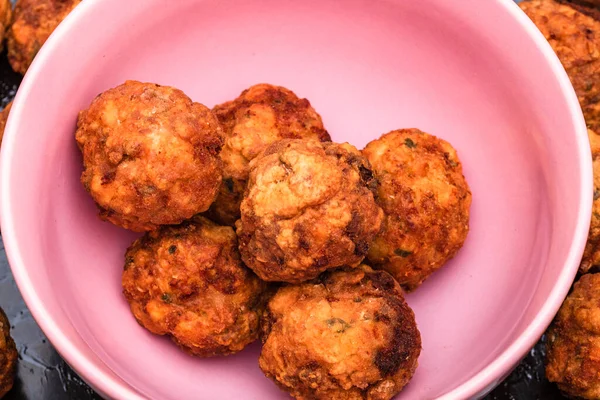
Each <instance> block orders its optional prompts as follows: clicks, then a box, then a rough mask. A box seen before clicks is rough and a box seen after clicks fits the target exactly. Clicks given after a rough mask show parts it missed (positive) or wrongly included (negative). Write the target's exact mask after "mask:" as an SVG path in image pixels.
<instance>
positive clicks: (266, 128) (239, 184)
mask: <svg viewBox="0 0 600 400" xmlns="http://www.w3.org/2000/svg"><path fill="white" fill-rule="evenodd" d="M213 111H214V113H215V115H216V116H217V118H219V121H220V122H221V123H222V124H223V130H224V134H225V144H224V146H223V151H222V152H221V158H222V160H223V184H222V185H221V188H220V190H219V197H218V198H217V201H216V202H215V203H214V204H213V205H212V207H211V209H210V212H209V214H208V215H209V217H210V218H212V219H214V220H215V221H217V222H219V223H221V224H224V225H232V226H233V225H234V224H235V221H236V220H237V219H238V218H239V217H240V203H241V201H242V196H243V194H244V190H245V189H246V183H247V180H248V173H249V170H250V168H249V163H250V161H252V159H253V158H254V157H256V156H257V155H258V154H259V153H260V152H261V151H263V150H264V149H265V148H266V147H267V146H268V145H270V144H271V143H273V142H275V141H277V140H280V139H306V140H318V141H321V142H329V141H331V138H330V137H329V134H328V133H327V131H326V130H325V128H324V127H323V122H322V121H321V117H320V116H319V114H317V112H316V111H315V110H314V109H313V108H312V107H311V105H310V102H309V101H308V100H307V99H300V98H298V96H296V95H295V94H294V93H293V92H292V91H291V90H288V89H286V88H284V87H281V86H273V85H269V84H265V83H262V84H258V85H254V86H252V87H250V88H248V89H246V90H244V91H243V92H242V94H241V95H240V96H239V97H238V98H237V99H235V100H233V101H229V102H227V103H223V104H220V105H218V106H216V107H214V108H213Z"/></svg>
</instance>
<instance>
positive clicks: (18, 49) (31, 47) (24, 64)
mask: <svg viewBox="0 0 600 400" xmlns="http://www.w3.org/2000/svg"><path fill="white" fill-rule="evenodd" d="M79 3H81V0H18V1H17V4H16V5H15V10H14V15H13V23H12V25H11V27H10V30H9V31H8V61H9V62H10V65H11V66H12V68H13V69H14V70H15V71H16V72H19V73H21V74H25V72H27V69H28V68H29V66H30V65H31V62H32V61H33V59H34V58H35V56H36V55H37V53H38V51H40V49H41V47H42V45H43V44H44V43H45V42H46V40H47V39H48V37H49V36H50V34H51V33H52V32H54V29H56V27H57V26H58V25H59V24H60V23H61V22H62V21H63V19H65V18H66V16H67V15H69V13H70V12H71V11H72V10H73V9H74V8H75V7H76V6H77V5H78V4H79Z"/></svg>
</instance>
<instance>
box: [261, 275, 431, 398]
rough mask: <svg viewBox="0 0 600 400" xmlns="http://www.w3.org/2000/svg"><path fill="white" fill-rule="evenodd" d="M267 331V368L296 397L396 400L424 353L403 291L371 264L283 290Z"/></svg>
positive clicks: (271, 307)
mask: <svg viewBox="0 0 600 400" xmlns="http://www.w3.org/2000/svg"><path fill="white" fill-rule="evenodd" d="M262 330H263V336H262V340H263V344H264V345H263V348H262V352H261V355H260V360H259V363H260V368H261V369H262V371H263V372H264V373H265V375H266V376H267V377H269V378H270V379H272V380H273V381H274V382H275V383H276V384H277V385H278V386H279V387H280V388H281V389H283V390H285V391H287V392H289V393H290V394H291V395H292V396H293V397H295V398H296V399H306V400H308V399H311V400H313V399H314V400H318V399H323V400H329V399H336V400H363V399H369V400H386V399H391V398H392V397H393V396H394V395H396V394H397V393H398V392H400V391H401V390H402V388H403V387H404V386H405V385H406V384H407V383H408V381H409V380H410V379H411V378H412V376H413V374H414V372H415V369H416V368H417V361H418V357H419V354H420V352H421V336H420V334H419V330H418V329H417V325H416V322H415V316H414V314H413V312H412V310H411V309H410V307H409V306H408V305H407V304H406V302H405V301H404V298H403V296H402V290H401V289H400V286H398V283H397V282H395V281H394V279H393V278H392V277H391V276H390V275H389V274H388V273H387V272H385V271H373V270H372V269H371V268H369V267H367V266H365V265H362V266H360V267H359V268H356V269H341V270H337V271H333V272H331V271H328V272H326V273H325V274H323V275H321V276H320V277H319V279H317V280H315V281H311V282H306V283H303V284H301V285H298V286H291V285H290V286H284V287H282V288H281V289H279V291H278V292H277V293H276V294H275V296H274V297H273V298H272V299H271V300H270V301H269V303H268V305H267V310H266V311H265V313H264V315H263V320H262Z"/></svg>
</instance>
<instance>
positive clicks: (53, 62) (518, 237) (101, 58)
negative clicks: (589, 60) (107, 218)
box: [2, 0, 591, 399]
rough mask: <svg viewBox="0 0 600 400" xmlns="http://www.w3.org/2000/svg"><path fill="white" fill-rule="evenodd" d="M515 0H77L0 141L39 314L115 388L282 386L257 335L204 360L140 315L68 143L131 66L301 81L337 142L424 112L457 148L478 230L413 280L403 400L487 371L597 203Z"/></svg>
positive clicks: (24, 280) (6, 227)
mask: <svg viewBox="0 0 600 400" xmlns="http://www.w3.org/2000/svg"><path fill="white" fill-rule="evenodd" d="M508 3H509V2H508V1H504V2H503V1H487V2H477V1H468V2H457V1H453V2H449V1H447V0H422V1H419V2H413V1H392V0H389V1H384V0H378V1H366V0H348V1H344V2H340V1H337V0H304V1H295V0H243V1H234V0H204V1H197V0H194V1H193V0H181V1H177V2H168V3H167V2H164V1H161V0H130V1H129V2H128V6H127V7H123V4H122V2H120V1H118V0H105V1H102V2H91V3H85V2H84V4H82V6H81V8H80V9H79V10H76V12H75V13H74V14H75V15H73V16H72V17H70V18H69V19H68V20H67V21H66V22H65V24H64V26H62V27H61V28H60V29H59V30H58V31H57V33H56V35H55V36H56V37H53V38H52V39H51V40H50V42H49V44H48V46H47V47H48V48H46V47H45V48H44V49H43V50H42V52H41V53H40V56H39V59H38V60H36V63H35V64H34V66H33V67H32V70H31V71H30V73H29V74H28V76H27V77H26V79H25V82H24V85H23V86H24V89H22V91H21V92H20V93H19V95H18V98H17V102H16V103H15V108H13V115H12V116H11V120H10V122H9V126H8V130H7V136H6V139H5V143H6V144H5V145H3V150H2V152H3V158H4V160H3V164H2V165H3V168H4V170H3V181H2V185H3V186H2V188H3V190H2V192H3V193H2V198H3V204H2V207H3V221H2V224H3V225H2V230H3V232H4V233H5V240H6V241H7V249H8V252H9V256H10V258H11V263H12V266H13V269H14V272H15V276H16V277H17V281H18V283H19V285H20V288H21V290H22V291H23V293H24V296H25V298H26V300H27V301H28V304H29V306H30V307H31V308H32V310H33V312H34V315H36V318H37V319H38V322H40V324H41V325H42V327H43V328H44V329H45V331H46V333H47V334H48V335H49V337H50V338H51V339H54V343H55V345H57V346H58V348H59V350H62V352H63V356H65V357H67V359H68V360H69V361H70V362H71V363H72V364H73V365H74V366H75V367H76V368H78V369H79V372H80V373H82V374H83V376H84V378H86V379H87V380H88V381H90V383H92V384H93V385H94V386H96V387H97V388H99V389H100V390H102V391H103V392H105V393H107V394H109V395H112V396H116V395H123V394H124V393H129V394H132V393H134V392H133V391H135V393H137V394H139V395H142V396H146V397H148V398H153V399H197V398H206V399H214V398H219V399H239V398H245V399H275V398H281V397H282V393H281V392H280V391H279V390H278V389H277V388H276V387H275V385H273V384H272V383H271V382H270V381H268V380H267V379H266V378H264V376H263V375H262V373H261V372H260V370H259V368H258V365H257V357H258V354H259V351H260V347H259V345H258V344H255V345H253V346H251V347H250V348H248V349H246V350H245V351H243V352H242V353H241V354H239V355H236V356H231V357H227V358H222V359H211V360H203V359H198V358H192V357H189V356H187V355H185V354H183V353H182V352H181V351H179V350H178V349H177V348H176V347H175V346H174V345H173V344H172V343H171V342H170V341H169V340H167V339H164V338H160V337H157V336H154V335H152V334H150V333H148V332H147V331H145V330H144V329H143V328H141V327H140V326H139V325H138V324H137V323H136V321H135V320H134V318H133V317H132V315H131V313H130V312H129V309H128V306H127V303H126V301H125V300H124V298H123V296H122V295H121V285H120V278H121V271H122V268H123V255H124V251H125V249H126V248H127V246H128V245H129V244H130V243H131V242H132V241H133V239H134V238H135V237H136V235H135V234H132V233H129V232H126V231H124V230H121V229H118V228H116V227H114V226H111V225H109V224H108V223H103V222H101V221H100V220H99V219H98V218H97V216H96V210H95V207H94V204H93V202H92V200H91V199H90V198H89V197H88V196H87V194H86V193H85V191H84V189H83V187H82V186H81V184H80V183H79V175H80V173H81V158H80V155H79V152H78V150H77V148H76V144H75V140H74V129H75V122H76V117H77V113H78V111H79V110H81V109H83V108H85V107H87V106H88V105H89V103H90V101H91V100H92V99H93V98H94V97H95V96H96V95H97V94H98V93H100V92H102V91H103V90H105V89H107V88H110V87H113V86H116V85H118V84H120V83H122V82H123V81H124V80H126V79H137V80H142V81H151V82H156V83H160V84H164V85H172V86H175V87H178V88H180V89H182V90H183V91H184V92H186V93H187V94H188V95H189V96H190V97H191V98H192V99H194V100H195V101H198V102H201V103H203V104H205V105H207V106H209V107H212V106H213V105H215V104H217V103H219V102H223V101H225V100H229V99H233V98H234V97H236V96H237V95H238V94H239V93H240V92H241V91H242V90H243V89H244V88H246V87H248V86H250V85H252V84H255V83H259V82H269V83H274V84H279V85H283V86H286V87H288V88H290V89H292V90H294V91H295V92H296V93H297V94H298V95H300V96H302V97H306V98H308V99H309V100H310V101H311V103H312V104H313V106H314V107H315V108H316V110H317V111H318V112H319V113H320V114H321V115H322V117H323V120H324V122H325V124H326V127H327V128H328V130H329V131H330V133H331V134H332V136H333V138H334V140H335V141H348V142H350V143H352V144H354V145H356V146H357V147H359V148H362V146H364V145H365V144H366V143H367V142H368V141H370V140H372V139H375V138H377V137H378V136H379V135H380V134H382V133H385V132H387V131H390V130H392V129H397V128H405V127H406V128H408V127H418V128H420V129H422V130H425V131H427V132H430V133H432V134H435V135H437V136H439V137H442V138H444V139H446V140H448V141H449V142H450V143H452V145H453V146H454V147H455V148H456V149H457V150H458V153H459V156H460V158H461V160H462V162H463V164H464V170H465V175H466V178H467V180H468V182H469V184H470V186H471V189H472V192H473V205H472V209H471V232H470V234H469V237H468V240H467V242H466V244H465V246H464V248H463V249H462V250H461V252H460V253H459V254H458V256H457V257H456V258H455V259H454V260H452V261H451V262H450V263H449V264H448V265H447V266H446V267H445V268H443V269H442V270H441V271H440V272H439V273H437V274H435V275H434V276H433V277H432V278H431V279H429V280H428V281H427V282H426V283H425V284H424V285H423V286H422V288H421V289H419V290H418V291H417V292H416V293H414V294H411V295H410V296H408V301H409V303H410V305H411V306H412V307H413V309H414V311H415V313H416V316H417V321H418V324H419V328H420V331H421V333H422V339H423V352H422V355H421V358H420V366H419V368H418V370H417V373H416V375H415V377H414V379H413V381H412V382H411V383H410V385H409V386H408V387H407V388H406V389H405V390H404V391H403V393H402V394H401V395H400V398H402V399H432V398H436V397H439V396H442V395H444V394H448V393H449V392H451V391H452V390H453V389H456V390H458V391H457V392H454V393H455V394H456V393H462V395H465V396H467V395H468V396H470V395H473V394H474V392H475V391H480V390H482V389H483V386H484V385H488V384H493V383H494V382H496V381H497V379H500V378H501V376H500V375H501V374H504V373H506V372H507V371H508V369H509V368H510V367H511V366H512V365H513V364H514V362H516V361H517V360H518V358H519V357H520V356H521V355H522V351H523V349H525V348H526V347H527V343H525V346H524V347H523V346H521V347H519V348H518V349H517V350H516V351H515V348H514V347H513V350H512V353H511V352H506V351H507V349H509V347H510V346H511V345H514V344H515V343H516V341H517V340H518V338H521V339H519V340H523V334H524V332H526V331H527V329H529V331H527V332H529V333H527V334H530V333H531V329H532V328H531V326H530V325H531V324H532V321H533V320H534V318H535V317H536V316H537V315H538V314H539V312H540V310H541V309H542V306H543V305H544V304H546V302H547V299H548V298H549V296H550V297H551V298H554V299H555V300H556V299H557V298H560V297H561V296H564V294H565V293H566V290H567V289H568V282H567V281H568V280H569V278H571V277H572V276H573V274H574V272H575V268H576V264H577V262H576V258H577V255H578V254H577V253H579V254H580V252H581V249H582V243H583V238H584V236H583V235H584V234H585V231H586V229H587V228H586V227H585V226H583V225H582V224H581V223H580V222H581V218H582V217H581V214H582V213H583V214H584V215H583V218H582V219H583V220H585V219H586V218H587V217H589V214H587V216H586V215H585V213H588V212H589V211H588V210H585V209H584V208H585V207H586V206H587V205H588V203H586V202H587V200H582V193H583V196H586V195H588V191H589V193H591V189H590V188H591V183H589V184H588V182H587V179H588V178H589V177H590V173H589V171H588V170H587V169H586V168H587V167H588V166H589V165H588V164H589V160H586V159H585V157H587V154H586V153H585V151H583V150H582V149H584V146H583V145H582V143H584V141H585V137H584V136H585V133H584V130H583V123H582V119H581V116H580V114H579V113H578V111H577V109H576V108H574V107H573V103H574V101H573V100H574V95H573V93H572V91H569V90H566V91H565V87H566V86H565V85H564V84H565V76H562V75H560V73H563V71H559V76H560V78H561V79H562V81H561V80H560V79H557V78H556V71H557V69H556V66H557V64H556V63H554V64H552V63H549V62H548V60H547V58H546V56H547V54H545V52H546V53H547V50H548V49H544V48H543V47H542V49H541V50H540V48H539V46H538V45H539V42H536V41H535V40H533V39H532V38H531V36H528V34H526V31H527V30H528V29H530V28H531V27H529V28H528V27H527V25H525V27H524V26H523V25H522V22H523V21H522V20H518V18H515V16H514V11H515V10H511V8H510V7H511V6H512V5H510V4H508ZM538 39H539V38H538ZM553 61H554V62H555V60H553ZM523 64H526V65H527V68H524V67H523ZM561 85H562V86H561ZM565 93H566V95H565ZM575 131H578V134H579V136H577V137H576V138H575ZM584 150H585V149H584ZM582 160H583V161H582ZM588 186H589V187H588ZM582 204H583V207H582ZM578 218H579V219H578ZM588 220H589V218H588ZM578 221H579V224H578ZM574 237H575V238H576V239H575V242H576V244H575V245H574V246H573V242H574V239H573V238H574ZM557 281H558V282H559V283H558V286H557ZM42 303H43V305H42ZM555 303H556V304H555V305H553V306H552V307H554V309H551V308H552V307H550V309H546V314H547V315H545V317H544V318H542V320H541V324H542V325H543V324H546V323H547V322H549V318H550V315H551V313H552V312H553V311H555V308H556V306H557V305H558V303H557V302H556V301H555ZM535 324H537V328H536V329H534V330H535V332H537V333H538V334H539V333H541V330H542V329H543V328H544V327H543V326H539V325H540V320H538V321H537V322H536V323H535ZM535 339H537V338H536V337H531V338H529V337H528V338H526V339H524V340H526V341H529V343H530V344H531V343H532V342H533V341H535ZM519 351H521V354H518V352H519ZM65 353H68V354H65ZM499 359H500V360H501V363H500V364H498V365H496V367H495V369H489V366H490V363H492V362H493V361H494V360H496V362H498V360H499ZM486 367H488V369H487V370H485V371H491V372H489V373H488V374H487V375H486V374H484V375H485V376H482V375H481V374H480V375H478V376H479V378H477V379H478V380H476V382H475V383H473V382H474V381H473V379H472V378H473V377H474V376H476V374H478V373H479V372H480V371H482V370H484V368H486ZM124 382H127V384H125V383H124ZM468 382H471V384H470V386H469V384H468ZM461 385H462V386H461ZM457 388H458V389H457ZM461 388H462V389H461ZM119 390H121V391H119ZM128 390H132V392H128ZM460 390H463V391H462V392H459V391H460Z"/></svg>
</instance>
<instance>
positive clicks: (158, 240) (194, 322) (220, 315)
mask: <svg viewBox="0 0 600 400" xmlns="http://www.w3.org/2000/svg"><path fill="white" fill-rule="evenodd" d="M266 288H267V286H266V284H265V283H264V282H262V281H260V280H259V279H258V278H257V277H256V275H254V274H253V273H252V271H250V270H249V269H247V268H246V267H245V266H244V265H243V264H242V262H241V260H240V256H239V254H238V251H237V240H236V235H235V232H234V231H233V229H232V228H231V227H223V226H218V225H215V224H214V223H212V222H211V221H209V220H207V219H205V218H202V217H195V218H194V219H193V220H192V221H188V222H184V223H183V224H182V225H180V226H165V227H162V228H160V229H159V230H157V231H153V232H149V233H147V234H146V235H145V236H143V237H142V238H141V239H138V240H137V241H135V243H133V245H132V246H131V247H130V248H129V249H128V250H127V254H126V256H125V271H124V272H123V293H124V295H125V298H126V299H127V301H128V302H129V305H130V306H131V311H132V312H133V315H134V316H135V318H136V319H137V320H138V322H139V323H140V324H141V325H142V326H143V327H145V328H146V329H148V330H149V331H150V332H152V333H155V334H157V335H169V336H170V337H171V338H172V340H173V341H174V342H175V343H177V345H179V346H180V347H181V348H182V349H183V350H184V351H186V352H188V353H190V354H192V355H196V356H200V357H212V356H217V355H228V354H233V353H236V352H238V351H240V350H242V349H243V348H244V347H245V346H246V345H248V344H249V343H251V342H253V341H254V340H256V339H257V337H258V334H259V325H258V324H259V318H260V314H261V312H262V310H263V308H264V300H265V293H266V292H265V289H266Z"/></svg>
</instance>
